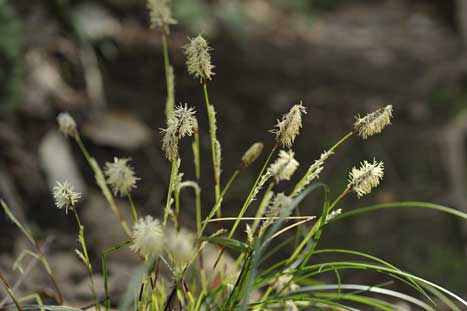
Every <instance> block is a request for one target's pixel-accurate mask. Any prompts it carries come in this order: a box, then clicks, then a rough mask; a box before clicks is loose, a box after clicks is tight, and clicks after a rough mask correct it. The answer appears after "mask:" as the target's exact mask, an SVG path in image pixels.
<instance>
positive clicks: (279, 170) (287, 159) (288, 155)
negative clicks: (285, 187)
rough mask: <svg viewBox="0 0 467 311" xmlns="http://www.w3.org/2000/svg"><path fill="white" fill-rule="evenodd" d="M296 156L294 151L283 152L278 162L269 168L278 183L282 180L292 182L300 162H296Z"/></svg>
mask: <svg viewBox="0 0 467 311" xmlns="http://www.w3.org/2000/svg"><path fill="white" fill-rule="evenodd" d="M294 155H295V154H294V152H293V151H292V150H289V151H285V150H281V151H280V152H279V157H278V158H277V160H276V162H274V163H272V164H271V165H270V166H269V172H271V175H272V176H274V179H275V180H276V183H278V182H279V181H281V180H290V178H291V177H292V175H293V174H294V173H295V171H296V170H297V167H298V162H297V160H295V158H294Z"/></svg>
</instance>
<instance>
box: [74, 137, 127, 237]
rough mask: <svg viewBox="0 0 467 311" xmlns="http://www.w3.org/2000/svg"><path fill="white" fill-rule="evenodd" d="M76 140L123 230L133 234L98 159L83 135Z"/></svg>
mask: <svg viewBox="0 0 467 311" xmlns="http://www.w3.org/2000/svg"><path fill="white" fill-rule="evenodd" d="M75 141H76V143H77V144H78V146H79V148H80V149H81V152H82V153H83V155H84V157H85V159H86V161H87V162H88V164H89V166H90V167H91V169H92V171H93V172H94V176H95V179H96V183H97V185H98V186H99V188H100V189H101V191H102V194H103V195H104V197H105V199H106V200H107V203H108V204H109V206H110V208H111V209H112V211H113V212H114V214H115V215H116V216H117V217H118V220H119V222H120V226H121V227H122V228H123V231H125V233H126V234H127V235H128V236H131V230H130V227H128V224H127V222H126V221H125V219H124V218H123V217H122V214H121V213H120V210H119V209H118V207H117V204H116V203H115V199H114V197H113V195H112V192H111V191H110V189H109V187H108V186H107V183H106V181H105V177H104V175H103V173H102V170H101V168H100V167H99V164H97V161H96V160H95V159H94V158H92V157H91V155H90V154H89V152H88V150H87V149H86V147H85V146H84V144H83V141H82V140H81V137H80V136H79V135H77V136H76V137H75Z"/></svg>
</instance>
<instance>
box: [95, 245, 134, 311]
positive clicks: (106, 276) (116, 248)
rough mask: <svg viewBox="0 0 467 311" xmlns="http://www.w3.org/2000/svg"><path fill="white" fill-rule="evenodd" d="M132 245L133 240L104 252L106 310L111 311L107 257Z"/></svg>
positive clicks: (103, 270)
mask: <svg viewBox="0 0 467 311" xmlns="http://www.w3.org/2000/svg"><path fill="white" fill-rule="evenodd" d="M129 244H131V240H129V241H125V242H122V243H119V244H117V245H115V246H112V247H110V248H107V249H106V250H104V251H103V252H102V256H101V258H102V273H103V274H104V304H105V310H106V311H109V310H110V296H109V284H108V272H107V256H108V255H110V254H112V253H114V252H116V251H117V250H119V249H121V248H122V247H125V246H127V245H129Z"/></svg>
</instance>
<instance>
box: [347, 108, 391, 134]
mask: <svg viewBox="0 0 467 311" xmlns="http://www.w3.org/2000/svg"><path fill="white" fill-rule="evenodd" d="M392 111H393V109H392V105H388V106H386V107H384V108H381V109H378V110H376V111H375V112H372V113H370V114H367V115H366V116H365V117H363V118H361V117H360V116H359V115H358V116H356V117H355V123H354V129H355V131H356V132H357V134H358V135H359V136H361V137H362V138H363V139H367V138H368V137H370V136H373V135H375V134H379V133H381V131H382V130H383V129H384V128H385V127H386V126H387V125H389V124H391V118H392Z"/></svg>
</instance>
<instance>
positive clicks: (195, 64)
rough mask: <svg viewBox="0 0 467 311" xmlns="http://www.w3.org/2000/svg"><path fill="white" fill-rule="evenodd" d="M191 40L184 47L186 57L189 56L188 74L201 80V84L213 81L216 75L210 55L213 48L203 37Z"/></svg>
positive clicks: (187, 62)
mask: <svg viewBox="0 0 467 311" xmlns="http://www.w3.org/2000/svg"><path fill="white" fill-rule="evenodd" d="M189 40H190V42H189V43H188V44H187V45H185V47H184V48H185V55H186V56H187V60H186V66H187V70H188V73H189V74H190V75H192V76H193V77H195V78H198V79H200V82H203V81H206V80H211V77H212V76H213V75H214V72H213V71H212V69H213V68H214V65H212V63H211V54H210V51H211V50H212V48H211V47H210V46H209V45H208V42H207V41H206V40H205V39H204V38H203V37H202V36H201V35H198V36H197V37H195V38H189Z"/></svg>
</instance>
